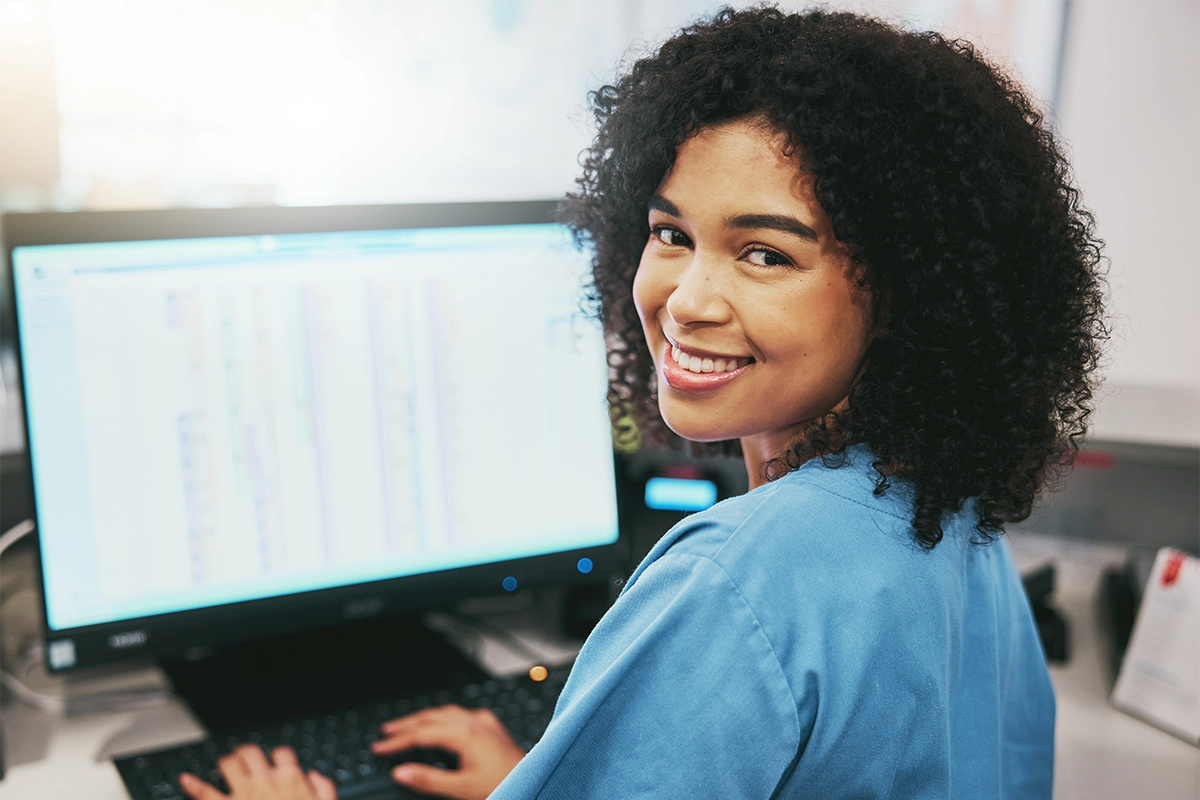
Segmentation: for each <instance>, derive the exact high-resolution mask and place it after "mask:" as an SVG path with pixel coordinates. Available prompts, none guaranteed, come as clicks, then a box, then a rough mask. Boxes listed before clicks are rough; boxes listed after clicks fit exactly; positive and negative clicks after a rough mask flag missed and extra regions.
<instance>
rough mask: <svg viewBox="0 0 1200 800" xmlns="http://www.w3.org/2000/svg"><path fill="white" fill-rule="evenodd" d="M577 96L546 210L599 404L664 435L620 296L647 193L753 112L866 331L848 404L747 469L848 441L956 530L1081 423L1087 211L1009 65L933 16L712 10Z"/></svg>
mask: <svg viewBox="0 0 1200 800" xmlns="http://www.w3.org/2000/svg"><path fill="white" fill-rule="evenodd" d="M590 101H591V104H592V108H593V111H594V114H595V117H596V120H597V122H598V127H599V131H598V134H597V136H596V138H595V140H594V142H593V144H592V146H591V148H590V149H589V150H587V151H586V152H585V154H584V156H583V159H582V166H583V174H582V176H581V177H580V178H579V179H578V182H577V183H578V190H577V191H576V192H574V193H572V194H570V195H568V196H567V198H566V200H565V201H564V205H563V216H564V219H565V221H566V222H567V224H568V225H570V226H571V227H572V228H573V230H574V231H575V234H576V236H577V237H578V238H579V239H580V240H582V241H584V242H586V243H587V244H589V245H590V246H591V247H592V248H593V252H594V256H593V257H594V262H593V283H592V293H591V299H592V301H593V302H594V310H595V311H596V312H597V313H598V314H599V315H600V317H601V319H602V320H603V323H604V327H605V330H606V333H607V336H608V339H609V363H610V367H611V379H610V385H609V401H610V404H611V408H612V409H613V413H614V418H616V417H620V416H622V415H624V414H631V415H632V417H633V418H634V419H635V420H636V421H637V423H638V424H639V426H640V428H641V430H642V432H644V433H645V434H648V435H649V436H650V437H651V440H652V441H655V440H657V441H662V440H664V439H665V438H667V437H669V436H671V434H669V432H667V431H666V428H665V425H664V423H663V422H662V419H661V417H660V415H659V412H658V408H657V402H656V383H655V375H654V367H653V363H652V360H651V357H650V353H649V351H648V349H647V346H646V343H645V340H644V338H643V336H642V331H641V326H640V323H639V320H638V315H637V311H636V309H635V308H634V303H633V296H632V284H633V277H634V273H635V272H636V271H637V268H638V262H639V260H640V257H641V253H642V250H643V248H644V246H645V244H646V240H647V235H648V227H647V223H646V219H647V216H646V213H647V201H648V200H649V198H650V197H651V195H652V194H653V193H654V192H655V191H656V190H657V188H658V186H659V184H660V181H661V180H662V178H663V176H664V174H665V173H666V171H667V169H668V168H669V167H670V166H671V164H672V163H673V161H674V158H675V154H676V151H677V148H678V147H679V146H680V145H681V144H682V143H683V142H684V141H685V140H687V139H688V138H689V137H691V136H693V135H695V134H696V133H697V132H698V131H700V130H701V129H703V128H705V127H707V126H713V125H716V124H719V123H722V122H726V121H730V120H735V119H739V118H748V117H758V118H762V119H765V120H766V121H767V122H768V123H769V124H770V126H772V127H773V128H774V129H777V130H778V131H779V132H781V133H783V134H784V135H785V136H786V140H787V141H788V143H789V152H790V153H791V154H792V156H793V157H794V158H795V159H796V163H797V166H798V168H799V169H801V170H803V171H805V172H807V173H809V174H811V175H812V176H813V177H814V178H815V186H816V197H817V200H818V201H819V202H820V204H821V207H822V208H823V209H824V210H825V212H826V213H827V214H828V215H829V218H830V220H831V222H832V227H833V232H834V235H835V237H836V238H837V239H838V241H840V242H841V243H842V244H843V245H845V246H846V247H847V249H848V250H849V252H850V253H851V255H852V257H853V259H854V261H855V262H856V264H857V266H858V267H859V270H860V273H861V275H862V278H861V280H862V283H863V285H864V287H866V288H867V289H868V290H869V291H870V292H871V294H872V297H873V301H874V302H873V308H874V313H875V315H876V318H875V324H876V326H877V330H878V331H879V334H878V337H877V338H876V339H875V341H874V342H873V343H872V344H871V346H870V348H869V349H868V352H867V356H866V367H865V370H864V372H863V374H862V376H861V378H860V379H859V380H858V382H857V383H856V384H855V386H854V387H853V388H852V390H851V393H850V396H849V408H848V410H847V411H844V412H842V413H836V414H835V413H832V412H831V413H830V414H828V415H826V416H825V417H824V418H822V419H819V420H815V421H813V422H812V423H811V424H810V425H809V426H808V429H807V433H806V434H805V435H804V436H803V437H802V440H801V441H798V442H797V443H796V444H795V446H794V447H793V448H792V449H791V450H790V451H789V452H787V453H782V454H780V457H779V459H777V460H776V461H775V462H771V463H769V464H768V474H767V475H766V476H764V477H767V478H774V477H777V476H778V475H779V474H782V473H783V472H786V471H787V470H788V469H793V468H795V467H796V466H798V465H799V464H800V463H802V462H803V461H805V460H807V459H809V458H811V457H814V456H820V457H824V458H827V459H832V461H833V462H836V461H837V460H838V459H837V456H838V455H839V454H841V453H843V452H844V450H845V448H846V447H848V446H850V445H851V444H854V443H860V442H865V443H868V444H869V446H870V447H871V449H872V451H873V452H874V455H875V458H876V461H875V468H876V470H877V471H878V480H877V484H876V492H877V493H882V492H884V491H886V490H887V489H888V486H889V481H890V480H892V479H906V480H910V481H912V482H913V484H914V485H915V490H916V502H915V508H914V512H913V520H912V523H913V528H914V529H915V530H914V535H915V538H916V542H917V543H918V544H920V545H921V546H922V547H925V548H932V547H934V546H936V545H937V543H938V542H939V541H941V539H942V535H943V531H942V519H943V514H944V513H946V512H956V511H958V510H960V509H961V508H962V506H963V503H964V502H965V501H967V500H968V499H969V498H975V502H976V510H977V512H978V515H979V522H978V524H977V525H976V534H977V535H976V536H975V540H976V541H988V540H990V539H991V538H993V537H994V536H995V535H997V534H998V533H1000V532H1001V531H1002V530H1003V524H1004V523H1005V522H1015V521H1019V520H1022V519H1025V518H1026V517H1027V516H1029V514H1030V511H1031V510H1032V506H1033V503H1034V500H1035V499H1036V497H1037V495H1038V493H1039V492H1040V491H1041V490H1042V489H1043V488H1044V487H1046V486H1047V485H1048V484H1049V483H1051V482H1052V481H1053V480H1055V479H1056V478H1057V477H1058V476H1059V475H1061V473H1062V471H1063V470H1064V469H1065V468H1066V467H1067V466H1068V465H1069V463H1070V461H1071V460H1072V458H1073V456H1074V454H1075V453H1076V451H1077V450H1078V446H1079V442H1080V440H1081V438H1082V437H1083V436H1084V434H1085V432H1086V423H1087V420H1088V416H1089V413H1090V405H1089V404H1090V400H1091V397H1092V392H1093V388H1094V385H1095V382H1096V380H1097V377H1096V367H1097V362H1098V359H1099V355H1100V350H1099V348H1100V341H1101V340H1102V339H1103V338H1105V337H1106V335H1107V328H1106V323H1105V319H1104V316H1103V294H1104V292H1103V289H1104V286H1103V275H1102V272H1101V263H1102V260H1101V253H1100V246H1101V243H1100V242H1099V240H1098V239H1096V237H1095V234H1094V224H1093V219H1092V217H1091V215H1090V214H1089V213H1088V212H1087V211H1086V209H1084V208H1083V207H1082V206H1081V204H1080V197H1079V193H1078V191H1077V190H1076V189H1075V188H1074V187H1073V186H1072V184H1071V181H1070V176H1069V169H1068V164H1067V161H1066V159H1065V157H1064V155H1063V153H1062V151H1061V150H1060V149H1059V147H1058V145H1057V144H1056V143H1055V140H1054V137H1053V136H1052V134H1051V132H1050V131H1049V130H1048V129H1047V128H1046V127H1045V126H1044V125H1043V120H1042V117H1041V115H1040V113H1039V112H1038V110H1037V108H1036V106H1035V105H1034V104H1033V103H1032V102H1031V101H1030V99H1029V98H1028V96H1027V95H1026V94H1025V93H1024V92H1023V91H1022V90H1021V88H1020V87H1019V86H1018V85H1017V84H1016V83H1015V82H1014V81H1013V80H1011V79H1010V78H1008V77H1006V76H1005V75H1004V74H1002V73H1001V72H999V71H998V70H997V69H996V68H994V67H993V66H991V65H990V64H988V63H987V61H986V60H985V59H984V58H982V57H981V56H980V55H979V54H978V53H977V52H976V51H975V50H974V49H973V48H972V46H971V45H970V44H969V43H967V42H964V41H957V40H948V39H946V38H944V37H943V36H941V35H939V34H937V33H916V32H909V31H904V30H898V29H896V28H893V27H891V26H889V25H887V24H885V23H883V22H880V21H878V20H875V19H871V18H866V17H862V16H858V15H853V14H847V13H831V12H827V11H824V10H814V11H809V12H807V13H800V14H785V13H783V12H781V11H779V10H778V9H775V8H771V7H762V8H755V9H750V10H741V11H735V10H732V9H728V8H726V9H724V10H722V11H720V12H718V13H717V14H716V15H715V16H714V17H712V18H711V19H708V20H705V21H701V22H699V23H697V24H694V25H692V26H690V27H688V28H685V29H684V30H683V31H682V32H681V33H679V34H678V35H677V36H675V37H674V38H672V39H671V40H670V41H668V42H666V43H665V44H664V45H662V47H661V48H660V49H659V50H658V52H657V53H655V54H654V55H652V56H649V57H647V58H643V59H641V60H638V61H637V62H636V63H634V64H633V66H632V68H631V69H630V70H629V72H628V74H626V75H624V76H623V77H621V78H620V79H619V80H617V81H615V82H614V83H613V84H611V85H606V86H603V87H601V88H600V89H598V90H596V91H595V92H593V93H592V94H591V95H590ZM725 450H726V452H736V450H735V443H725Z"/></svg>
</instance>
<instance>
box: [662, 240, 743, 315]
mask: <svg viewBox="0 0 1200 800" xmlns="http://www.w3.org/2000/svg"><path fill="white" fill-rule="evenodd" d="M723 266H724V265H722V264H721V263H720V262H719V260H718V259H715V258H711V257H708V256H706V255H705V254H703V253H700V252H697V253H696V255H694V256H693V257H692V259H691V261H689V262H688V264H687V266H686V267H684V268H683V270H682V271H681V272H680V273H679V276H678V280H677V281H676V283H675V287H674V289H673V290H672V291H671V294H670V296H669V297H668V298H667V303H666V309H667V313H668V314H669V315H670V316H671V319H672V320H673V321H674V322H675V323H676V324H677V325H702V324H713V325H719V324H721V323H723V322H727V321H728V320H729V317H730V312H731V307H730V304H729V298H728V297H727V292H728V290H729V286H728V283H727V281H726V280H725V277H726V276H725V275H724V269H723V268H722V267H723Z"/></svg>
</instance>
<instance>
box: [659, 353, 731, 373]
mask: <svg viewBox="0 0 1200 800" xmlns="http://www.w3.org/2000/svg"><path fill="white" fill-rule="evenodd" d="M671 358H673V359H674V360H675V363H676V364H678V365H679V366H681V367H683V368H684V369H686V370H687V371H688V372H733V371H734V370H736V369H741V368H742V367H745V366H749V364H750V359H749V358H700V357H699V356H690V355H688V354H687V353H685V352H683V351H682V350H680V349H679V348H678V347H672V348H671Z"/></svg>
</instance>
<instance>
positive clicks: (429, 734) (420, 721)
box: [371, 706, 471, 755]
mask: <svg viewBox="0 0 1200 800" xmlns="http://www.w3.org/2000/svg"><path fill="white" fill-rule="evenodd" d="M470 714H471V712H470V711H467V710H466V709H465V708H462V707H461V706H440V707H438V708H430V709H426V710H424V711H421V712H418V713H416V714H413V715H412V716H410V717H402V718H401V719H394V720H392V721H391V722H387V723H384V725H383V726H382V727H381V730H382V731H383V733H384V736H385V737H386V738H383V739H380V740H379V741H377V742H374V743H372V745H371V749H372V750H374V751H375V752H376V753H378V754H380V755H389V754H391V753H398V752H400V751H401V750H408V749H410V748H413V747H442V748H445V749H447V750H454V751H455V752H461V751H462V746H463V744H464V739H465V738H466V736H467V735H468V734H469V724H470V721H469V716H470Z"/></svg>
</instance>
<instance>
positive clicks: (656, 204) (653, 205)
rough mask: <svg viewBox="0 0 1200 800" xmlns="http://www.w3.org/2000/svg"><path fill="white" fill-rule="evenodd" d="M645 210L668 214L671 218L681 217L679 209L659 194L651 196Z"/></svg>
mask: <svg viewBox="0 0 1200 800" xmlns="http://www.w3.org/2000/svg"><path fill="white" fill-rule="evenodd" d="M646 210H648V211H661V212H662V213H664V214H670V215H671V216H672V217H682V216H683V215H682V214H680V213H679V208H678V207H677V206H676V205H675V204H674V203H672V202H671V201H670V200H668V199H667V198H665V197H663V196H662V195H661V194H652V195H650V199H649V200H648V201H647V202H646Z"/></svg>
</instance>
